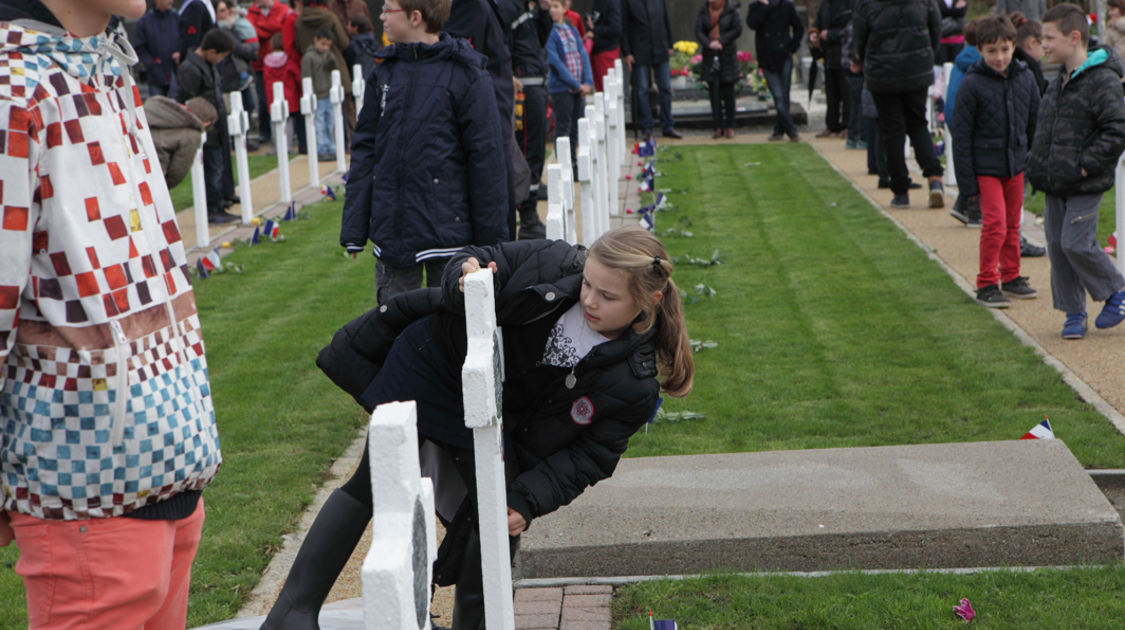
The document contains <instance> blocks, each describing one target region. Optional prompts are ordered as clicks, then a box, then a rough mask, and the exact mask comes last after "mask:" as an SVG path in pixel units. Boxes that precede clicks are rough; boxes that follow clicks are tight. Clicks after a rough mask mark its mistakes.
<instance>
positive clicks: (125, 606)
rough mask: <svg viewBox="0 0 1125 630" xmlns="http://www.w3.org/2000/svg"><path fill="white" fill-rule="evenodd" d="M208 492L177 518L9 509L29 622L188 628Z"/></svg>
mask: <svg viewBox="0 0 1125 630" xmlns="http://www.w3.org/2000/svg"><path fill="white" fill-rule="evenodd" d="M203 514H204V512H203V499H202V498H201V499H200V500H199V506H198V507H196V509H195V513H194V514H192V515H191V516H189V517H187V518H185V519H180V520H178V521H150V520H143V519H135V518H121V517H119V518H96V519H90V520H84V521H45V520H40V519H37V518H34V517H31V516H27V515H25V514H14V513H9V516H10V517H11V519H12V529H13V530H15V536H16V545H18V546H19V548H20V559H19V561H17V562H16V573H17V574H19V575H20V576H21V577H23V583H24V586H25V587H26V590H27V616H28V627H29V629H30V630H41V629H42V630H56V629H59V630H61V629H68V630H78V629H83V630H85V629H87V628H89V629H94V628H114V629H115V630H135V629H136V630H139V629H144V630H182V629H183V628H184V626H185V625H187V601H188V586H189V584H190V583H191V563H192V560H193V559H194V558H195V550H196V548H197V547H198V546H199V538H200V533H201V531H202V529H203Z"/></svg>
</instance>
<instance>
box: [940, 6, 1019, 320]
mask: <svg viewBox="0 0 1125 630" xmlns="http://www.w3.org/2000/svg"><path fill="white" fill-rule="evenodd" d="M973 22H974V24H973V29H972V30H973V33H974V36H975V38H976V45H977V48H978V49H979V50H980V53H981V56H982V58H981V59H980V60H978V61H976V62H975V63H974V64H973V65H972V66H970V67H969V70H968V72H966V73H965V78H964V79H962V80H961V85H960V87H959V88H958V90H957V101H956V104H955V105H954V110H955V112H956V114H955V116H954V117H953V154H954V157H955V159H954V160H953V164H954V168H955V170H956V175H957V187H958V189H959V190H960V193H961V195H962V196H964V197H965V198H966V199H968V200H970V203H971V202H972V201H974V200H975V199H976V198H977V197H979V199H980V209H981V220H982V227H981V233H980V272H979V273H978V274H977V302H978V303H979V304H981V305H983V306H987V307H991V308H1007V307H1008V305H1009V300H1008V297H1009V296H1010V297H1014V298H1021V299H1027V298H1034V297H1035V296H1036V294H1037V292H1036V290H1035V289H1033V288H1031V286H1030V285H1029V284H1028V282H1027V278H1026V277H1024V276H1021V275H1020V217H1021V215H1022V213H1023V188H1024V186H1023V171H1024V168H1025V167H1026V165H1027V148H1028V146H1029V145H1030V144H1031V138H1032V137H1033V136H1034V135H1035V119H1036V117H1037V115H1038V113H1039V89H1038V88H1037V87H1036V86H1035V79H1034V77H1033V76H1032V73H1031V72H1030V71H1029V70H1028V69H1027V66H1026V65H1025V64H1024V63H1023V62H1021V61H1012V54H1013V53H1014V52H1015V45H1016V29H1015V27H1014V26H1012V23H1011V22H1010V21H1008V18H1006V17H1001V16H989V17H982V18H977V19H976V20H973Z"/></svg>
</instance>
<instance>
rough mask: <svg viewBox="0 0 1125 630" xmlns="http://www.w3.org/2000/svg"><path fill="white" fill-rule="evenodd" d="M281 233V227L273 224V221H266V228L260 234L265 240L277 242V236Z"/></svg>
mask: <svg viewBox="0 0 1125 630" xmlns="http://www.w3.org/2000/svg"><path fill="white" fill-rule="evenodd" d="M280 232H281V226H280V225H278V224H276V223H274V222H273V219H267V220H266V227H265V228H264V229H263V230H262V234H263V235H264V236H265V237H266V238H271V239H274V240H277V235H278V234H279V233H280Z"/></svg>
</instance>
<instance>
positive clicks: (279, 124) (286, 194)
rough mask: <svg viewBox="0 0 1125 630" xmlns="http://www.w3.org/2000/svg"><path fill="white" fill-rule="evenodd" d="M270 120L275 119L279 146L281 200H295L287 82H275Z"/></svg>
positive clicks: (275, 136)
mask: <svg viewBox="0 0 1125 630" xmlns="http://www.w3.org/2000/svg"><path fill="white" fill-rule="evenodd" d="M270 120H272V121H273V137H274V146H276V147H277V174H278V180H279V181H280V185H281V201H282V202H284V203H289V202H290V201H293V192H292V188H293V187H292V185H291V184H290V182H289V138H287V137H286V135H285V122H286V121H287V120H289V101H287V100H285V84H284V83H282V82H281V81H274V82H273V103H272V104H271V105H270Z"/></svg>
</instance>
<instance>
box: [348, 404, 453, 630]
mask: <svg viewBox="0 0 1125 630" xmlns="http://www.w3.org/2000/svg"><path fill="white" fill-rule="evenodd" d="M367 440H368V448H369V449H370V457H369V459H370V461H371V490H372V493H371V496H372V499H373V509H372V515H373V519H372V520H373V528H374V536H373V540H372V543H371V548H370V550H369V551H368V552H367V557H366V558H365V559H364V561H363V570H362V577H363V623H364V627H366V628H367V630H387V629H394V630H400V629H401V630H413V629H415V628H417V629H418V630H429V628H430V582H431V581H432V579H433V575H432V573H433V564H434V560H435V559H437V531H436V525H435V524H434V488H433V484H432V483H431V482H430V479H429V478H427V477H422V476H421V475H420V474H419V464H418V423H417V410H416V408H415V404H414V401H408V402H392V403H387V404H384V405H379V406H378V407H376V409H375V412H374V413H372V414H371V423H370V424H369V425H368V438H367Z"/></svg>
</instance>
